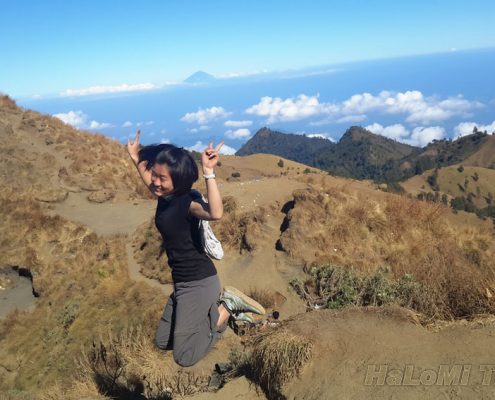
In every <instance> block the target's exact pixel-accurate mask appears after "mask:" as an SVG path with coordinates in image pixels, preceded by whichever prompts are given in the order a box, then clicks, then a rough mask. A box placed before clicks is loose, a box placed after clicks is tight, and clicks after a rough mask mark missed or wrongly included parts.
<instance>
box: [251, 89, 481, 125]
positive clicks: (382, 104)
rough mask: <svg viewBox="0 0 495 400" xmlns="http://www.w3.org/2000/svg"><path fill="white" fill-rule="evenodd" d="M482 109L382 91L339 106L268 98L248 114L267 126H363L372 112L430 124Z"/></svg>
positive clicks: (413, 92)
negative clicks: (288, 123)
mask: <svg viewBox="0 0 495 400" xmlns="http://www.w3.org/2000/svg"><path fill="white" fill-rule="evenodd" d="M482 106H483V104H481V103H480V102H477V101H469V100H466V99H464V98H463V97H462V96H461V95H459V96H456V97H449V98H446V99H443V100H442V99H438V98H436V97H433V96H431V97H425V96H424V95H423V93H421V92H420V91H418V90H409V91H406V92H398V93H397V92H390V91H382V92H380V93H379V94H378V95H376V96H375V95H373V94H371V93H360V94H354V95H352V96H351V97H349V98H348V99H347V100H344V101H342V102H338V103H325V102H320V101H319V99H318V96H307V95H305V94H300V95H299V96H297V97H296V98H292V97H291V98H286V99H282V98H279V97H276V98H272V97H269V96H265V97H262V98H261V100H260V102H259V103H258V104H255V105H253V106H251V107H249V108H248V109H247V110H246V113H248V114H254V115H258V116H262V117H267V122H268V123H272V122H275V121H295V120H300V119H304V118H308V117H312V116H326V118H325V119H323V120H321V121H318V122H310V124H311V125H313V126H319V125H325V124H327V123H332V122H337V123H342V122H360V121H363V120H364V119H366V118H367V115H366V114H367V113H370V112H377V113H382V114H405V115H406V121H407V122H409V123H414V124H428V123H431V122H437V121H444V120H447V119H449V118H451V117H454V116H468V115H470V112H472V111H473V110H474V109H476V108H480V107H482Z"/></svg>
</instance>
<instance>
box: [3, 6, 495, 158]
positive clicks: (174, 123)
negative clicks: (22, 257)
mask: <svg viewBox="0 0 495 400" xmlns="http://www.w3.org/2000/svg"><path fill="white" fill-rule="evenodd" d="M0 2H1V4H0V10H1V17H2V18H1V23H0V38H1V39H0V57H1V59H0V61H1V62H0V92H4V93H7V94H9V95H10V96H12V97H13V98H14V99H16V100H17V101H18V103H19V104H20V105H21V106H24V107H27V108H32V109H34V110H37V111H40V112H43V113H47V114H51V115H55V116H57V117H58V118H60V119H62V120H63V121H64V122H66V123H68V124H71V125H73V126H75V127H77V128H81V129H85V130H89V131H93V132H101V133H104V134H105V135H107V136H110V137H112V138H114V139H116V140H119V141H121V142H122V143H125V142H126V141H127V138H128V137H129V136H133V135H134V134H135V131H136V130H137V129H141V130H142V131H143V132H142V135H141V139H142V141H143V143H151V142H172V143H175V144H178V145H180V146H184V147H188V148H195V149H201V148H202V147H203V146H204V144H205V143H208V142H209V141H211V140H213V141H215V142H218V141H219V140H225V142H226V145H225V146H224V147H223V151H224V152H230V153H233V152H234V151H235V150H236V149H239V148H240V147H241V146H242V145H243V143H245V142H246V141H247V140H249V138H250V137H252V136H253V135H254V133H255V132H256V131H257V130H258V129H260V128H261V127H264V126H268V127H270V128H272V129H276V130H280V131H283V132H290V133H300V134H306V135H318V136H322V137H326V138H329V139H330V140H338V139H339V138H340V137H341V136H342V134H343V133H344V132H345V130H346V129H348V128H349V126H351V125H361V126H363V127H366V128H367V129H369V130H371V131H372V132H374V133H376V134H380V135H383V136H386V137H389V138H392V139H395V140H398V141H401V142H404V143H409V144H412V145H415V146H425V145H426V144H427V143H428V142H430V141H431V140H434V139H444V138H455V137H458V136H459V135H466V134H468V133H470V132H472V130H473V127H474V126H477V127H478V128H481V129H482V130H485V129H486V130H487V131H489V132H492V131H495V92H494V90H493V88H495V74H493V71H494V70H495V24H494V21H495V2H494V1H492V0H470V1H459V0H449V1H446V0H423V1H419V0H418V1H397V0H395V1H384V0H382V1H380V0H376V1H364V0H363V1H358V0H350V1H347V2H342V1H338V2H337V1H305V2H296V1H278V0H274V1H266V0H265V1H263V2H261V1H249V2H248V1H214V0H213V1H207V2H206V1H181V2H179V1H173V2H172V1H133V2H131V1H126V0H121V1H119V2H117V1H101V0H100V1H93V0H88V1H78V2H76V1H67V0H66V1H50V0H46V1H34V0H32V1H18V2H13V1H9V2H7V1H5V0H0ZM198 70H202V71H206V72H207V73H209V74H212V75H214V76H215V77H216V78H218V79H216V80H214V81H211V82H209V83H203V84H189V83H187V84H186V83H183V80H184V79H186V78H187V77H188V76H190V75H191V74H193V73H194V72H196V71H198Z"/></svg>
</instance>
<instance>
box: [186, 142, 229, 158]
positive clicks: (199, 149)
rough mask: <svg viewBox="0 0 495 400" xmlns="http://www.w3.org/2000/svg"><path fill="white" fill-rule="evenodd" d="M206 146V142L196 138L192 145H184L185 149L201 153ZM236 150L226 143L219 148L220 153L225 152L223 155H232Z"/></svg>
mask: <svg viewBox="0 0 495 400" xmlns="http://www.w3.org/2000/svg"><path fill="white" fill-rule="evenodd" d="M207 147H208V145H206V144H203V142H201V141H200V140H198V141H197V142H196V143H195V144H194V145H192V146H190V147H186V149H187V150H189V151H197V152H199V153H202V152H203V150H204V149H206V148H207ZM236 151H237V150H236V149H234V148H233V147H230V146H227V145H226V144H224V145H223V146H222V147H221V148H220V151H219V153H220V154H225V155H233V154H235V152H236Z"/></svg>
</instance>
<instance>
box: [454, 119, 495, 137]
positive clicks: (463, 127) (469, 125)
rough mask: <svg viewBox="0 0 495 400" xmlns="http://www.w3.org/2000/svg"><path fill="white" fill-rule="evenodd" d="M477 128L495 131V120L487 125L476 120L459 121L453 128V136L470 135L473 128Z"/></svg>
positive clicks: (489, 131) (482, 130) (490, 131)
mask: <svg viewBox="0 0 495 400" xmlns="http://www.w3.org/2000/svg"><path fill="white" fill-rule="evenodd" d="M475 127H476V128H478V131H481V132H484V131H487V132H488V133H489V134H491V133H493V132H495V121H493V122H492V123H491V124H489V125H482V124H477V123H476V122H461V123H460V124H459V125H457V126H456V127H455V128H454V134H455V137H461V136H466V135H470V134H471V133H473V129H474V128H475Z"/></svg>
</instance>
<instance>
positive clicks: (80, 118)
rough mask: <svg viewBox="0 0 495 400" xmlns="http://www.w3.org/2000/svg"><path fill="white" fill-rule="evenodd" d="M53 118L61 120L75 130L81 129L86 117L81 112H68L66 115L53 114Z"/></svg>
mask: <svg viewBox="0 0 495 400" xmlns="http://www.w3.org/2000/svg"><path fill="white" fill-rule="evenodd" d="M53 116H54V117H55V118H58V119H60V120H62V121H63V122H64V123H66V124H68V125H72V126H73V127H75V128H82V127H83V125H84V124H85V122H86V120H87V118H88V116H87V115H86V114H84V113H83V112H82V111H81V110H79V111H69V112H68V113H60V114H54V115H53Z"/></svg>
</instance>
